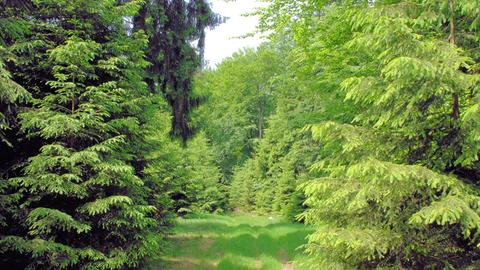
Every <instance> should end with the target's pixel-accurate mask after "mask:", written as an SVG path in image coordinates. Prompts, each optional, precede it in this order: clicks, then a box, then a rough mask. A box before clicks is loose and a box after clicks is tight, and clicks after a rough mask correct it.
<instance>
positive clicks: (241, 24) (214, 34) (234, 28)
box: [205, 0, 262, 67]
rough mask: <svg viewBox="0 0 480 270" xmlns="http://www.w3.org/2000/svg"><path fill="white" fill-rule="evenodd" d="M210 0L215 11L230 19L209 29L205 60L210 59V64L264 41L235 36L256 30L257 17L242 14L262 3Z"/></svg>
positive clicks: (243, 0)
mask: <svg viewBox="0 0 480 270" xmlns="http://www.w3.org/2000/svg"><path fill="white" fill-rule="evenodd" d="M210 2H211V4H212V9H213V11H214V12H216V13H219V14H221V15H223V16H225V17H229V18H230V19H229V20H228V21H227V22H226V23H224V24H221V25H219V26H217V27H216V28H215V29H212V30H207V33H206V38H205V60H207V61H208V66H210V67H215V66H216V64H218V63H220V62H221V60H222V59H224V58H226V57H229V56H230V55H232V54H233V53H234V52H236V51H238V50H239V49H241V48H244V47H257V46H258V45H259V44H260V43H261V42H262V39H261V38H260V37H249V38H244V39H239V38H235V37H238V36H242V35H245V34H247V33H250V32H252V31H254V30H255V27H256V25H257V23H258V20H257V18H255V17H244V16H242V14H245V13H248V12H251V11H253V10H254V8H255V7H257V6H260V5H261V3H258V2H257V1H256V0H236V1H234V2H225V1H224V0H211V1H210Z"/></svg>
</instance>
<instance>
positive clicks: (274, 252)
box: [151, 215, 311, 270]
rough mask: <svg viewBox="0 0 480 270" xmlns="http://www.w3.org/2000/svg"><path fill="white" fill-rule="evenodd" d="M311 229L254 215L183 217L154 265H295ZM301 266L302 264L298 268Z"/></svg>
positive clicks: (270, 269) (229, 268) (230, 268)
mask: <svg viewBox="0 0 480 270" xmlns="http://www.w3.org/2000/svg"><path fill="white" fill-rule="evenodd" d="M310 232H311V230H310V229H308V228H307V227H305V226H304V225H302V224H291V223H286V222H282V221H280V220H277V219H273V218H265V217H258V216H251V215H235V216H218V215H195V216H191V217H189V218H186V219H179V220H178V224H177V226H176V227H175V229H174V232H173V235H172V237H171V243H172V245H171V247H169V248H168V250H167V251H166V253H165V255H164V256H163V257H162V258H161V260H160V261H159V262H156V263H154V264H152V267H151V268H152V269H171V270H174V269H177V270H182V269H195V270H202V269H224V270H236V269H238V270H243V269H245V270H249V269H252V270H253V269H260V270H276V269H293V268H292V265H293V261H294V260H295V259H296V258H298V257H299V256H302V252H301V250H300V247H301V246H302V245H303V244H304V243H305V242H306V240H305V237H306V236H307V234H308V233H310ZM295 269H300V268H295Z"/></svg>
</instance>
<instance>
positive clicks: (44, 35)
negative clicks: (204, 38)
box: [0, 0, 224, 269]
mask: <svg viewBox="0 0 480 270" xmlns="http://www.w3.org/2000/svg"><path fill="white" fill-rule="evenodd" d="M22 3H23V2H22ZM22 3H20V2H19V1H6V2H5V3H3V2H2V4H0V6H1V8H0V21H1V23H0V24H1V25H0V36H1V37H2V43H1V44H2V45H1V46H2V47H0V105H1V106H0V108H1V109H0V139H1V142H0V151H1V152H2V156H1V157H0V253H1V259H0V268H15V269H134V268H140V267H142V265H143V262H144V260H145V258H147V257H151V256H155V255H158V254H160V253H161V252H162V251H163V248H164V246H165V239H164V238H165V234H166V230H167V229H168V228H169V227H170V225H171V221H172V218H173V216H174V214H175V212H174V211H175V210H177V209H176V206H177V202H176V201H175V200H176V198H175V196H174V194H176V193H178V192H183V191H184V190H186V192H187V193H188V200H186V204H185V207H189V208H193V209H201V210H204V211H215V210H218V211H221V209H222V207H224V202H223V201H222V197H223V196H221V194H220V190H221V186H219V185H218V179H219V178H220V176H219V172H218V169H217V167H216V166H215V165H214V164H213V161H212V156H211V155H210V154H208V152H209V151H210V148H209V145H208V143H207V141H206V140H205V138H204V137H202V136H201V135H200V136H199V138H198V139H195V140H193V141H192V147H187V148H182V147H181V145H180V144H179V143H178V142H175V141H172V140H171V138H169V135H168V133H169V132H170V130H171V127H170V123H169V122H170V121H171V119H172V118H173V117H175V116H174V115H171V113H169V112H168V111H169V108H168V105H167V104H168V100H165V99H164V97H163V96H160V95H158V93H156V92H153V93H152V92H150V91H149V88H148V86H149V84H148V83H149V81H148V76H150V75H155V76H161V75H163V73H162V74H160V73H161V72H160V71H156V73H154V74H151V72H150V71H151V70H147V69H149V67H150V64H151V63H150V62H149V61H148V60H150V59H149V58H148V56H149V53H150V48H149V44H150V43H149V39H151V36H150V34H151V33H150V32H149V31H146V29H133V30H132V29H130V26H129V25H128V23H125V21H126V20H127V19H130V18H133V19H135V18H136V17H138V16H140V15H141V14H142V9H143V8H144V7H145V5H147V3H146V2H145V1H110V0H105V1H50V0H39V1H33V2H29V1H26V2H25V3H24V4H22ZM148 5H149V3H148ZM176 9H178V10H176ZM185 10H186V7H175V8H174V9H173V11H174V12H184V11H185ZM206 11H208V10H206ZM201 24H202V25H200V26H198V27H199V31H200V30H201V31H203V28H204V27H205V24H204V23H203V22H202V23H201ZM170 27H171V28H174V26H172V25H171V26H170ZM172 32H173V29H169V30H167V31H166V32H165V33H163V34H165V35H170V34H171V33H172ZM176 45H178V46H189V45H190V43H189V40H188V39H181V40H178V41H176ZM169 49H173V48H169ZM189 57H190V58H189V59H190V60H189V61H195V60H196V59H197V55H196V54H195V51H193V50H192V51H191V55H190V56H189ZM164 72H165V73H172V72H176V71H175V70H173V67H172V69H170V70H164ZM184 75H185V76H187V77H188V76H189V77H188V78H187V77H184V78H183V79H184V80H187V81H188V80H191V76H192V74H191V73H187V74H183V75H182V76H184ZM169 177H172V178H173V179H174V181H172V179H170V178H169ZM185 186H187V187H188V188H187V189H184V187H185Z"/></svg>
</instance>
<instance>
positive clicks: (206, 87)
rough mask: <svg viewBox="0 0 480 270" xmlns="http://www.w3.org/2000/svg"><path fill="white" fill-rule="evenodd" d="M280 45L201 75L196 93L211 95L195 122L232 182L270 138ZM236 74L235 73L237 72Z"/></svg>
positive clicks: (236, 57)
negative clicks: (240, 167)
mask: <svg viewBox="0 0 480 270" xmlns="http://www.w3.org/2000/svg"><path fill="white" fill-rule="evenodd" d="M280 64H281V54H280V53H279V50H278V48H273V47H269V46H265V47H261V48H259V49H258V50H257V51H254V50H251V49H247V50H244V51H241V52H238V53H236V54H234V55H233V56H232V57H231V58H229V59H227V60H225V61H224V62H222V63H221V64H220V65H219V66H218V67H217V69H215V70H211V71H204V72H202V73H200V74H199V75H198V76H197V77H196V84H195V92H194V93H195V95H196V96H199V97H204V98H206V99H207V101H206V102H205V104H204V105H203V106H200V107H199V109H198V110H196V111H195V112H194V120H195V123H198V124H196V125H197V126H199V127H201V128H202V129H203V130H204V131H205V133H206V136H207V137H208V138H209V139H210V140H211V142H212V145H213V153H214V157H215V160H216V161H217V163H218V165H219V166H220V169H221V172H222V173H223V174H224V176H225V178H226V179H224V182H228V180H229V178H230V177H231V174H232V172H233V168H234V167H235V166H237V165H240V164H241V163H242V162H243V161H244V160H245V159H246V158H247V157H248V156H249V154H250V153H251V151H252V149H253V144H254V141H255V138H261V137H263V136H264V132H265V129H266V128H267V126H266V123H265V122H266V119H267V118H268V116H269V115H270V114H271V113H272V111H273V107H274V104H275V99H276V94H275V91H276V84H275V81H274V76H275V75H276V74H277V73H279V72H280V68H281V65H280ZM232 74H235V76H232Z"/></svg>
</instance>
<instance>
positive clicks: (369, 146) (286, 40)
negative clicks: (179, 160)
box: [199, 0, 480, 269]
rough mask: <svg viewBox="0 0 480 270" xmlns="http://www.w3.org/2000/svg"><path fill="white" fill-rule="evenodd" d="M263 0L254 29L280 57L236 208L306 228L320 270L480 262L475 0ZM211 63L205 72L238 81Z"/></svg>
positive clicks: (479, 58) (235, 183) (238, 175)
mask: <svg viewBox="0 0 480 270" xmlns="http://www.w3.org/2000/svg"><path fill="white" fill-rule="evenodd" d="M270 3H271V5H270V6H269V7H266V8H263V9H260V10H259V11H258V14H259V16H260V18H261V24H260V28H261V30H265V31H266V33H268V34H270V38H271V42H270V43H271V44H272V45H269V46H268V47H270V48H275V47H282V48H284V49H285V50H283V51H282V50H271V53H273V54H276V55H278V56H279V57H280V59H285V60H286V61H282V62H280V64H277V63H273V65H279V66H278V67H279V69H278V71H277V73H276V74H274V75H273V76H272V77H270V78H269V81H271V82H274V83H273V85H274V86H275V87H274V89H275V90H274V91H272V93H273V99H274V100H275V103H274V107H273V109H272V112H273V113H272V114H271V115H270V117H268V120H267V121H266V125H265V126H266V127H267V129H266V130H265V133H264V136H262V138H260V139H259V140H256V142H257V143H255V144H254V150H253V154H252V155H251V158H249V159H247V160H246V161H245V162H244V163H243V165H241V166H239V167H237V168H236V169H235V170H234V174H233V177H232V183H231V193H230V195H231V197H230V202H231V203H232V206H233V207H240V208H246V209H250V210H256V211H260V212H273V213H278V214H281V215H283V216H286V217H289V218H292V217H296V218H297V219H298V220H301V221H303V222H305V223H307V224H309V225H313V226H315V228H316V232H315V233H313V234H311V235H310V236H309V244H308V245H307V246H306V251H307V252H308V253H309V254H310V255H311V256H310V258H311V261H309V262H308V263H310V264H311V265H313V266H314V267H315V268H316V269H318V268H321V269H372V268H379V269H476V268H478V267H479V265H478V263H479V262H478V261H479V260H480V256H479V254H480V239H479V229H480V216H479V214H480V205H479V202H480V197H479V188H478V186H479V177H478V175H479V173H480V167H479V161H478V157H479V149H478V146H479V145H480V144H479V142H478V139H479V138H478V130H479V128H480V127H479V126H478V124H479V123H480V121H479V120H480V118H479V116H480V115H479V109H478V108H479V107H478V106H479V103H478V95H479V93H478V90H479V89H478V83H479V76H478V73H479V62H480V55H479V47H478V41H479V40H480V35H479V31H478V30H479V29H478V27H479V26H480V25H479V21H480V17H479V14H480V13H479V10H480V5H479V3H478V2H477V1H460V0H455V1H454V0H445V1H431V0H415V1H401V0H389V1H353V0H352V1H310V0H309V1H293V0H292V1H288V0H287V1H284V0H282V1H276V0H272V1H270ZM279 44H281V46H279ZM237 58H238V56H237ZM234 59H235V57H234ZM229 61H230V62H232V60H229ZM239 68H240V66H239V67H236V68H235V67H232V68H231V69H232V70H236V69H239ZM264 68H265V70H271V69H275V67H272V66H269V67H264ZM221 70H222V65H220V66H219V69H218V71H215V72H214V73H216V72H218V73H216V74H217V75H209V77H208V76H207V78H214V79H213V81H209V80H208V79H203V78H202V77H201V79H203V80H204V83H208V85H225V86H227V85H229V84H230V83H234V82H235V80H237V79H236V78H225V77H222V76H220V75H219V74H221V72H222V71H221ZM246 72H247V73H248V72H251V74H252V75H253V74H258V73H259V71H258V70H256V69H254V68H249V70H248V71H246ZM215 76H218V77H215ZM244 80H245V81H249V78H248V77H247V78H245V79H244ZM235 84H236V85H238V84H239V83H238V82H236V83H235ZM199 85H202V84H199ZM244 85H246V86H244V87H249V86H248V85H247V84H246V83H244ZM229 90H230V88H228V87H224V88H223V91H225V92H227V93H228V92H230V91H229ZM232 94H235V93H234V92H232ZM226 95H228V94H226ZM238 99H239V100H240V101H238V102H236V103H235V104H231V105H230V106H227V107H228V109H226V110H229V109H233V110H234V112H235V113H234V114H233V115H237V114H238V115H241V116H242V117H243V114H242V113H241V112H240V111H238V110H236V111H235V107H236V104H239V103H241V102H243V101H244V100H247V99H248V97H244V96H241V95H239V97H238ZM212 114H215V113H214V112H213V113H212ZM229 119H237V118H236V117H234V116H231V117H229ZM242 126H243V127H244V128H246V127H248V125H245V124H243V125H242ZM209 127H213V128H214V130H217V132H222V131H223V130H225V129H224V127H221V128H219V127H217V126H215V125H214V124H210V126H209ZM222 128H223V129H222ZM207 134H208V132H207ZM212 134H214V133H213V132H212ZM239 156H240V155H235V156H234V157H239ZM219 158H220V162H222V161H223V160H224V159H222V157H221V156H219ZM242 159H244V158H242ZM236 164H239V163H236ZM299 213H300V214H299Z"/></svg>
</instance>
